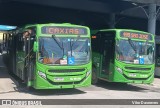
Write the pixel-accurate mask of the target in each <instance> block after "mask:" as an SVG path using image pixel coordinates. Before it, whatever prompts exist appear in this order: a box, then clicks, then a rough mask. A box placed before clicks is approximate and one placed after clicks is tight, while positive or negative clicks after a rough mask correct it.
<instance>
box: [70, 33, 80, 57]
mask: <svg viewBox="0 0 160 108" xmlns="http://www.w3.org/2000/svg"><path fill="white" fill-rule="evenodd" d="M79 38H80V35H78V36H77V39H76V41H75V42H77V41H78V39H79ZM75 42H73V43H71V40H70V48H71V57H72V47H73V45H74V44H75Z"/></svg>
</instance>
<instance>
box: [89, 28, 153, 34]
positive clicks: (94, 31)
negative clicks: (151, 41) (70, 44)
mask: <svg viewBox="0 0 160 108" xmlns="http://www.w3.org/2000/svg"><path fill="white" fill-rule="evenodd" d="M99 31H132V32H142V33H145V34H151V33H148V32H145V31H140V30H134V29H101V30H93V31H91V32H92V33H93V34H95V33H97V32H99Z"/></svg>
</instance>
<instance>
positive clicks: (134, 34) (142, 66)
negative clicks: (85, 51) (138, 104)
mask: <svg viewBox="0 0 160 108" xmlns="http://www.w3.org/2000/svg"><path fill="white" fill-rule="evenodd" d="M91 35H92V51H93V53H92V62H93V63H92V64H93V65H92V83H93V84H96V83H97V82H98V80H99V79H100V80H104V81H109V82H121V83H137V84H138V83H139V84H141V83H146V84H150V83H152V82H153V80H154V69H155V39H154V36H153V35H152V34H149V33H147V32H143V31H138V30H129V29H104V30H94V31H91Z"/></svg>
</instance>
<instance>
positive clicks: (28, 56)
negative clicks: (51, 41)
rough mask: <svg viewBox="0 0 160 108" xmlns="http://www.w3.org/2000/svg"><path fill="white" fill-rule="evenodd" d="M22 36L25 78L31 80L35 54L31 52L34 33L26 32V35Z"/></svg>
mask: <svg viewBox="0 0 160 108" xmlns="http://www.w3.org/2000/svg"><path fill="white" fill-rule="evenodd" d="M27 32H28V31H27ZM24 38H25V41H24V51H25V77H26V78H25V79H27V81H31V80H33V78H34V64H35V54H34V53H33V43H34V41H35V34H32V33H30V32H28V33H27V36H24Z"/></svg>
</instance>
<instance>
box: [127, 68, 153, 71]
mask: <svg viewBox="0 0 160 108" xmlns="http://www.w3.org/2000/svg"><path fill="white" fill-rule="evenodd" d="M125 69H128V70H145V71H149V70H151V68H137V67H125Z"/></svg>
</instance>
